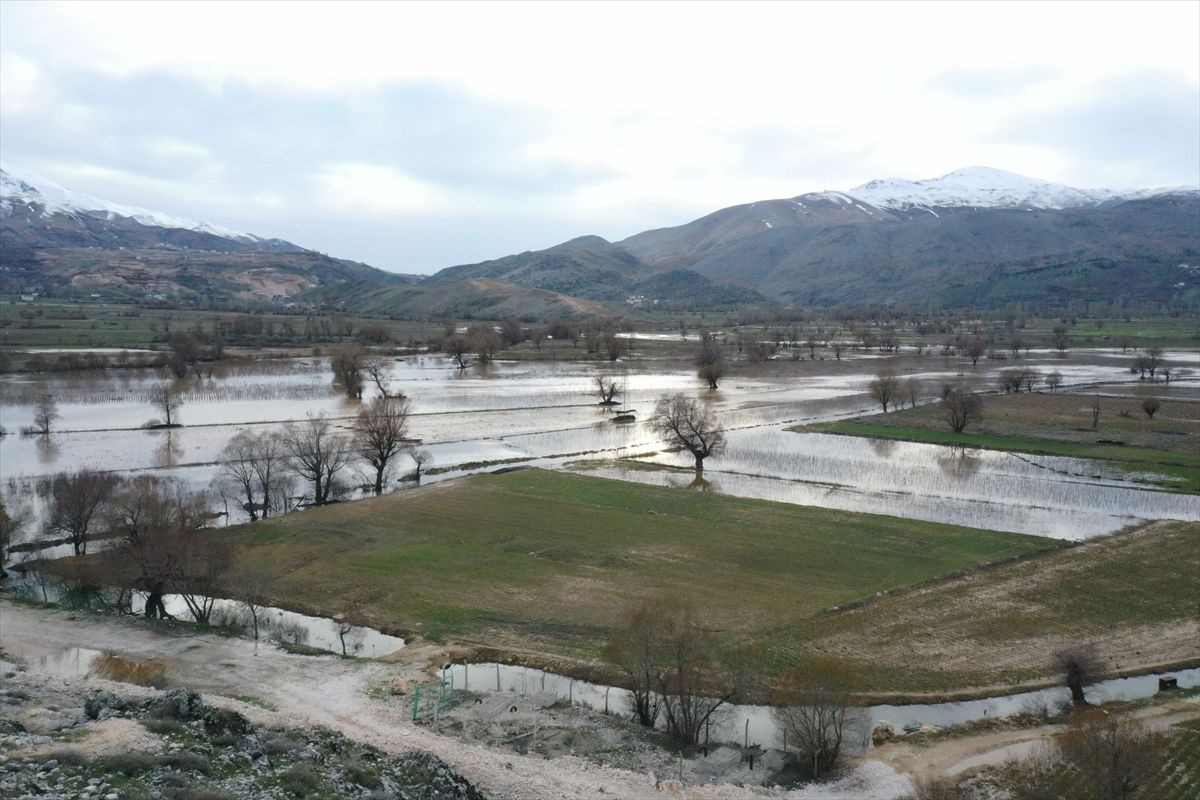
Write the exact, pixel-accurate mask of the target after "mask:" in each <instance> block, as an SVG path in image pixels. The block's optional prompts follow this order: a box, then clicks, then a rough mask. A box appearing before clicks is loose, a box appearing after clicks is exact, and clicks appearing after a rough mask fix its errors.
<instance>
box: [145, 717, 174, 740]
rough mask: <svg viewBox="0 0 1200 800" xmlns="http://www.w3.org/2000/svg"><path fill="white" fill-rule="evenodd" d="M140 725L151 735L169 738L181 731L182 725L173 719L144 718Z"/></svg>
mask: <svg viewBox="0 0 1200 800" xmlns="http://www.w3.org/2000/svg"><path fill="white" fill-rule="evenodd" d="M141 723H142V727H143V728H145V729H146V730H148V731H150V732H151V733H157V734H158V735H159V736H171V735H173V734H177V733H180V732H181V731H182V730H183V724H182V723H180V722H178V721H176V720H173V719H157V718H155V717H146V718H145V719H143V720H141Z"/></svg>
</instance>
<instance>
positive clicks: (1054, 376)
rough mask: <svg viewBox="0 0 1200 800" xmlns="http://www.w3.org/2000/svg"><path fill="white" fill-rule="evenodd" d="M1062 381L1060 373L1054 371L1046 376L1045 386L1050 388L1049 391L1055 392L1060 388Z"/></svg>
mask: <svg viewBox="0 0 1200 800" xmlns="http://www.w3.org/2000/svg"><path fill="white" fill-rule="evenodd" d="M1062 380H1063V376H1062V373H1061V372H1059V371H1058V370H1055V371H1054V372H1051V373H1050V374H1049V375H1047V376H1046V385H1047V386H1049V387H1050V391H1052V392H1057V391H1058V387H1060V386H1062Z"/></svg>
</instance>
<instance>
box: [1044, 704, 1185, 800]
mask: <svg viewBox="0 0 1200 800" xmlns="http://www.w3.org/2000/svg"><path fill="white" fill-rule="evenodd" d="M1058 747H1059V751H1060V752H1061V753H1062V755H1063V758H1064V759H1065V760H1066V761H1067V762H1068V763H1069V764H1071V765H1072V766H1074V767H1075V770H1074V772H1075V773H1076V774H1077V775H1078V777H1079V779H1080V781H1081V783H1082V786H1081V787H1080V788H1083V789H1084V791H1085V792H1086V795H1085V796H1088V797H1093V798H1096V800H1130V798H1133V797H1138V796H1142V795H1141V794H1140V792H1141V790H1142V789H1143V788H1144V787H1145V786H1146V784H1147V783H1148V782H1149V781H1150V780H1151V779H1152V778H1153V777H1154V776H1155V775H1157V774H1159V773H1160V772H1161V771H1162V769H1163V766H1164V763H1165V761H1166V758H1165V755H1166V754H1165V752H1164V748H1162V747H1161V746H1160V745H1159V744H1158V742H1156V741H1155V738H1154V737H1153V736H1151V735H1149V734H1148V733H1147V732H1146V731H1144V730H1143V729H1142V728H1141V727H1140V726H1139V725H1138V724H1137V722H1136V721H1134V720H1132V719H1129V718H1128V717H1126V716H1125V715H1123V714H1112V713H1106V712H1105V711H1101V710H1095V711H1088V712H1086V713H1082V714H1079V715H1077V716H1076V717H1075V719H1074V720H1073V721H1072V723H1071V725H1070V727H1068V728H1067V732H1066V733H1065V734H1064V735H1063V736H1062V738H1061V739H1060V740H1059V743H1058Z"/></svg>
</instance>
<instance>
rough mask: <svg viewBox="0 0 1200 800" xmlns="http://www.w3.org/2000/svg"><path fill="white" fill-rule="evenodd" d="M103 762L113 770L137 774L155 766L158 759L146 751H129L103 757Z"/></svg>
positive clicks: (125, 773)
mask: <svg viewBox="0 0 1200 800" xmlns="http://www.w3.org/2000/svg"><path fill="white" fill-rule="evenodd" d="M104 763H105V764H106V765H107V766H108V768H109V769H111V770H113V771H114V772H120V773H122V774H124V775H137V774H139V773H142V772H148V771H150V770H152V769H154V768H155V767H157V766H158V759H156V758H154V756H151V755H149V754H147V753H138V752H129V753H117V754H116V755H111V756H108V757H107V758H105V759H104Z"/></svg>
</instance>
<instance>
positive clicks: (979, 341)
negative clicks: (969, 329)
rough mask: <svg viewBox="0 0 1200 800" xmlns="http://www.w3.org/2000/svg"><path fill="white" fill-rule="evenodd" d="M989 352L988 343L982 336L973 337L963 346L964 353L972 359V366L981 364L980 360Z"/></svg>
mask: <svg viewBox="0 0 1200 800" xmlns="http://www.w3.org/2000/svg"><path fill="white" fill-rule="evenodd" d="M986 352H987V341H986V340H985V339H984V338H983V337H982V336H978V335H976V336H972V337H971V338H970V339H968V340H967V341H966V342H964V343H963V345H962V353H963V355H965V356H966V357H967V358H969V359H971V366H972V367H974V366H975V365H977V364H978V363H979V359H980V358H982V357H983V354H984V353H986Z"/></svg>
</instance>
